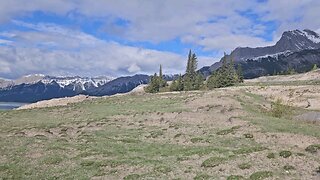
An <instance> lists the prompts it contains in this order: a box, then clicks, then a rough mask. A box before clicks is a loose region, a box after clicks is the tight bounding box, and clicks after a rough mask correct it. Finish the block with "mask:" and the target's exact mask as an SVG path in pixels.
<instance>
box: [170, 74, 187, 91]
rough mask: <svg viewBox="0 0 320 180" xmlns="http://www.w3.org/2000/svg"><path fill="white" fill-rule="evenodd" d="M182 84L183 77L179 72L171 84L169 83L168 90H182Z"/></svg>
mask: <svg viewBox="0 0 320 180" xmlns="http://www.w3.org/2000/svg"><path fill="white" fill-rule="evenodd" d="M183 88H184V85H183V79H182V76H181V74H180V75H179V77H178V79H177V80H174V81H173V82H172V84H171V85H170V91H183Z"/></svg>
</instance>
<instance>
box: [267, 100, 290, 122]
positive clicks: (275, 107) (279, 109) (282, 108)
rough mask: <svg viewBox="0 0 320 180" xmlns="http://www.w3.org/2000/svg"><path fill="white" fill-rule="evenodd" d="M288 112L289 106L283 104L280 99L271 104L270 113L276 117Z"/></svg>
mask: <svg viewBox="0 0 320 180" xmlns="http://www.w3.org/2000/svg"><path fill="white" fill-rule="evenodd" d="M289 113H290V108H289V106H287V105H284V104H283V102H282V100H281V99H277V100H276V101H275V102H273V103H272V104H271V115H272V116H273V117H276V118H281V117H283V116H284V115H286V114H289Z"/></svg>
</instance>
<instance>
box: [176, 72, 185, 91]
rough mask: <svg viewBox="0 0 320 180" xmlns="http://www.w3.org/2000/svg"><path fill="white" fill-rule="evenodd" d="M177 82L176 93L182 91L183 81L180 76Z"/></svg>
mask: <svg viewBox="0 0 320 180" xmlns="http://www.w3.org/2000/svg"><path fill="white" fill-rule="evenodd" d="M177 82H178V85H177V87H178V88H177V91H183V87H184V84H183V79H182V76H181V74H180V75H179V78H178V81H177Z"/></svg>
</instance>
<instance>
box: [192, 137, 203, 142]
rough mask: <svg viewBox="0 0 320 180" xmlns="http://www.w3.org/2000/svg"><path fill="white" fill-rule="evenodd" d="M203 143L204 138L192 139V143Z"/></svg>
mask: <svg viewBox="0 0 320 180" xmlns="http://www.w3.org/2000/svg"><path fill="white" fill-rule="evenodd" d="M201 141H203V138H201V137H195V138H192V139H191V142H192V143H198V142H201Z"/></svg>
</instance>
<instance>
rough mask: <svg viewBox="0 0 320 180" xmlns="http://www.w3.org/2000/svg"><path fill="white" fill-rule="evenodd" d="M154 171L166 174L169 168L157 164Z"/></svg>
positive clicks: (169, 170)
mask: <svg viewBox="0 0 320 180" xmlns="http://www.w3.org/2000/svg"><path fill="white" fill-rule="evenodd" d="M154 170H155V171H156V172H159V173H163V174H167V173H168V172H171V171H172V170H171V168H170V167H168V166H158V167H156V168H155V169H154Z"/></svg>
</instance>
